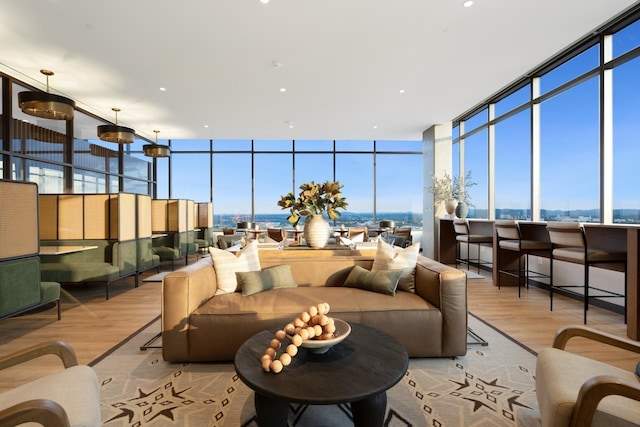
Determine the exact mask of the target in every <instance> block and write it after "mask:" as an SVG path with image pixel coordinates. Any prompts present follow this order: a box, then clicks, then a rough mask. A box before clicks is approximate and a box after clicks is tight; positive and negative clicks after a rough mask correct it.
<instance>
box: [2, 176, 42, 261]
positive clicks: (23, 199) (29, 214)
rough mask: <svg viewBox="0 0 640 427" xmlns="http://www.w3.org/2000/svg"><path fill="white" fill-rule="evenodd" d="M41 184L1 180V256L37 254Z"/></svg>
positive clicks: (11, 256)
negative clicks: (39, 185) (39, 189)
mask: <svg viewBox="0 0 640 427" xmlns="http://www.w3.org/2000/svg"><path fill="white" fill-rule="evenodd" d="M38 234H39V233H38V186H37V185H36V184H31V183H19V182H10V181H0V259H4V258H13V257H17V256H24V255H36V254H37V253H38V248H39V245H40V240H39V235H38Z"/></svg>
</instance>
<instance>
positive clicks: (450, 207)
mask: <svg viewBox="0 0 640 427" xmlns="http://www.w3.org/2000/svg"><path fill="white" fill-rule="evenodd" d="M457 205H458V201H457V200H456V199H449V200H445V202H444V210H445V211H447V213H448V214H449V215H453V213H454V212H455V211H456V206H457Z"/></svg>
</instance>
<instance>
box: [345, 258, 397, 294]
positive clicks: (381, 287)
mask: <svg viewBox="0 0 640 427" xmlns="http://www.w3.org/2000/svg"><path fill="white" fill-rule="evenodd" d="M401 274H402V270H380V271H369V270H367V269H366V268H362V267H360V266H359V265H354V266H353V268H352V269H351V273H349V276H347V280H346V281H345V282H344V286H346V287H347V288H358V289H364V290H365V291H373V292H379V293H381V294H387V295H395V294H396V287H397V286H398V279H400V275H401Z"/></svg>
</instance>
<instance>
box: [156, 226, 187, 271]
mask: <svg viewBox="0 0 640 427" xmlns="http://www.w3.org/2000/svg"><path fill="white" fill-rule="evenodd" d="M181 242H182V244H181ZM153 253H154V254H156V255H158V256H159V257H160V260H161V261H171V269H172V270H173V269H174V267H175V260H177V259H180V258H182V257H186V258H187V260H186V261H185V263H189V259H188V257H187V233H186V232H183V233H178V232H171V231H169V232H166V236H163V237H158V238H155V239H153Z"/></svg>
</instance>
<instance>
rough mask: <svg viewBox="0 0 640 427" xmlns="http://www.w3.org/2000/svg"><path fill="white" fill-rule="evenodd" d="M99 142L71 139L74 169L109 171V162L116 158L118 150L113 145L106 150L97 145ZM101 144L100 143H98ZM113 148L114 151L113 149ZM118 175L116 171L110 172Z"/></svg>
mask: <svg viewBox="0 0 640 427" xmlns="http://www.w3.org/2000/svg"><path fill="white" fill-rule="evenodd" d="M97 141H99V140H95V139H94V140H91V141H88V140H85V139H76V138H74V139H73V164H74V166H75V167H79V168H87V169H95V170H100V171H104V172H107V171H109V165H110V161H111V160H112V159H117V158H118V149H117V146H115V145H114V144H110V145H111V147H109V148H107V147H105V146H104V145H103V144H97V143H96V142H97ZM100 142H102V141H100ZM114 147H115V149H113V148H114ZM112 172H113V173H118V170H117V169H116V170H114V171H112Z"/></svg>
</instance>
